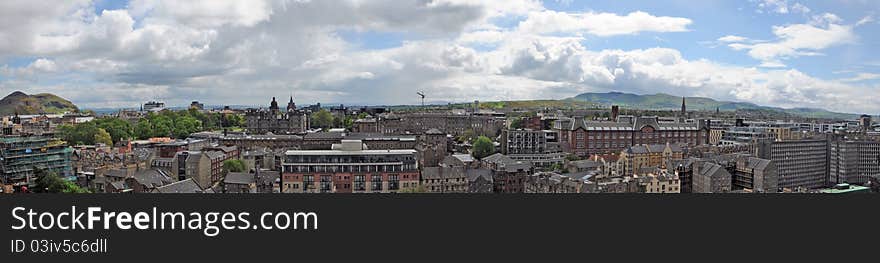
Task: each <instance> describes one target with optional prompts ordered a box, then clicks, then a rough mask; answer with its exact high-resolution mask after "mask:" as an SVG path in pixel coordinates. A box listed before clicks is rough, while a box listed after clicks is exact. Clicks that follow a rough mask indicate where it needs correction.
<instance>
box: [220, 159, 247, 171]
mask: <svg viewBox="0 0 880 263" xmlns="http://www.w3.org/2000/svg"><path fill="white" fill-rule="evenodd" d="M223 170H224V171H226V172H227V173H241V172H244V171H246V170H247V166H246V165H245V164H244V162H242V161H241V160H237V159H232V160H226V161H224V162H223Z"/></svg>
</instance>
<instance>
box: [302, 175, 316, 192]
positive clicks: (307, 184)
mask: <svg viewBox="0 0 880 263" xmlns="http://www.w3.org/2000/svg"><path fill="white" fill-rule="evenodd" d="M314 188H315V176H314V175H303V191H308V190H309V189H314Z"/></svg>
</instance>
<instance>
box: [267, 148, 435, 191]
mask: <svg viewBox="0 0 880 263" xmlns="http://www.w3.org/2000/svg"><path fill="white" fill-rule="evenodd" d="M281 177H282V180H281V182H282V183H281V188H282V189H281V191H282V192H284V193H394V192H399V191H402V190H407V189H415V188H417V187H418V186H419V165H418V162H417V160H416V151H415V150H412V149H403V150H370V149H367V147H366V146H365V145H364V143H363V142H362V141H360V140H343V141H342V142H341V143H340V144H335V145H333V147H332V149H331V150H289V151H287V152H285V156H284V160H283V162H282V176H281Z"/></svg>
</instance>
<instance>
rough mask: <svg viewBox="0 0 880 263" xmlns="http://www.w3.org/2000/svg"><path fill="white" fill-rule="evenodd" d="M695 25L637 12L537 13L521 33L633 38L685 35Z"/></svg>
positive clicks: (521, 26) (522, 26)
mask: <svg viewBox="0 0 880 263" xmlns="http://www.w3.org/2000/svg"><path fill="white" fill-rule="evenodd" d="M691 23H692V21H691V20H690V19H687V18H682V17H668V16H653V15H651V14H648V13H645V12H641V11H636V12H632V13H629V14H627V15H623V16H621V15H617V14H613V13H595V12H589V13H576V14H573V13H566V12H556V11H549V10H548V11H543V12H534V13H531V14H529V16H528V19H526V20H525V21H523V22H521V23H520V24H519V29H520V30H522V31H524V32H529V33H535V34H549V33H587V34H591V35H596V36H616V35H632V34H637V33H640V32H683V31H687V26H688V25H690V24H691Z"/></svg>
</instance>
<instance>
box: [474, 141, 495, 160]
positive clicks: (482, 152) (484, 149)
mask: <svg viewBox="0 0 880 263" xmlns="http://www.w3.org/2000/svg"><path fill="white" fill-rule="evenodd" d="M494 153H495V144H493V143H492V139H489V137H486V136H480V137H477V139H476V140H474V145H473V147H472V148H471V155H473V156H474V158H477V159H483V158H484V157H486V156H489V155H492V154H494Z"/></svg>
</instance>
